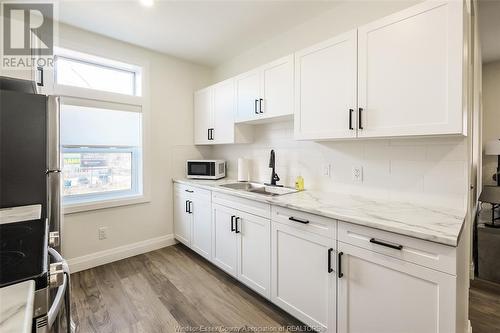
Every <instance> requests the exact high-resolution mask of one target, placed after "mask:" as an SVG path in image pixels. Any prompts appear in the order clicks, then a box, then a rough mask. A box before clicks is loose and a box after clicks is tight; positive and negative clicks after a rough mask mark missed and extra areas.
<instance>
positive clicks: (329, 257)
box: [328, 248, 333, 273]
mask: <svg viewBox="0 0 500 333" xmlns="http://www.w3.org/2000/svg"><path fill="white" fill-rule="evenodd" d="M332 252H333V249H332V248H329V249H328V273H331V272H333V268H332Z"/></svg>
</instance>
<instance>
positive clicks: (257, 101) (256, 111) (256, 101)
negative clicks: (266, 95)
mask: <svg viewBox="0 0 500 333" xmlns="http://www.w3.org/2000/svg"><path fill="white" fill-rule="evenodd" d="M257 103H259V100H258V99H256V100H255V106H254V109H255V114H259V111H258V110H257Z"/></svg>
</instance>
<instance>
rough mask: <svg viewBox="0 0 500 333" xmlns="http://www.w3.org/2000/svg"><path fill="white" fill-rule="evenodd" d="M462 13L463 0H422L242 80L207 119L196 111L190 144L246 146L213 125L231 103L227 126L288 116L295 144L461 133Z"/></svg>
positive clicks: (463, 126) (201, 110) (465, 39)
mask: <svg viewBox="0 0 500 333" xmlns="http://www.w3.org/2000/svg"><path fill="white" fill-rule="evenodd" d="M466 15H470V14H466V11H465V10H464V3H463V2H462V1H453V0H450V1H440V0H437V1H434V0H429V1H425V2H422V3H420V4H417V5H415V6H413V7H410V8H408V9H405V10H403V11H400V12H398V13H395V14H393V15H390V16H387V17H385V18H383V19H380V20H377V21H375V22H372V23H369V24H367V25H364V26H361V27H358V28H357V29H355V30H352V31H349V32H346V33H344V34H342V35H339V36H336V37H334V38H332V39H329V40H327V41H324V42H322V43H319V44H317V45H314V46H312V47H309V48H307V49H304V50H301V51H298V52H296V53H295V54H294V55H290V56H287V57H284V58H281V59H278V60H276V61H273V62H271V63H269V64H266V65H263V66H260V67H258V68H256V69H254V70H252V71H249V72H247V73H244V74H241V75H239V76H237V77H235V78H234V79H232V80H234V94H233V95H231V94H230V93H229V88H228V86H226V85H223V86H224V88H222V87H221V88H220V89H221V90H222V91H223V92H220V95H219V96H218V97H217V96H216V97H215V98H216V102H215V103H217V105H223V106H224V107H221V108H219V107H218V106H217V107H216V108H215V110H216V111H214V112H215V117H212V118H210V116H206V115H204V114H203V113H204V112H205V108H210V107H200V108H199V110H196V111H195V118H196V120H195V121H196V123H197V124H196V126H195V131H196V134H195V143H196V144H207V143H208V144H213V143H236V142H249V139H247V136H246V135H243V138H244V139H240V138H239V133H238V128H237V127H235V128H230V129H229V130H227V131H225V130H222V129H221V128H225V127H224V126H222V125H219V123H221V122H224V121H227V122H230V120H229V119H230V118H231V116H230V115H229V108H230V107H229V105H231V103H232V102H231V100H232V99H233V98H234V103H233V119H234V122H235V123H238V124H256V123H262V122H269V121H273V120H280V119H286V117H289V116H291V115H294V122H295V123H294V132H295V139H298V140H334V139H349V138H376V137H411V136H421V135H466V125H467V123H466V120H467V117H465V116H464V114H465V113H466V112H467V101H466V99H465V98H464V96H465V97H466V94H465V93H464V92H465V91H466V89H467V84H468V82H467V77H466V74H467V70H468V68H467V67H466V66H467V59H468V49H467V47H466V46H467V43H468V39H469V38H470V37H469V36H468V35H466V34H464V30H466V29H465V25H466V23H467V20H466V17H465V16H466ZM225 89H227V91H226V90H225ZM230 95H231V96H230ZM223 96H224V97H223ZM205 97H206V96H204V95H203V93H202V92H200V93H199V96H198V99H200V100H201V101H205V102H206V98H205ZM211 98H212V102H211V103H212V106H211V108H212V109H214V106H213V104H214V102H213V99H214V97H211ZM200 103H204V102H200ZM200 103H197V105H199V104H200ZM217 110H224V111H220V112H221V113H220V114H221V116H220V118H218V117H217V115H218V113H217ZM198 117H199V119H198ZM222 118H225V119H222ZM214 119H215V120H214ZM232 129H234V135H231V130H232ZM250 140H251V139H250Z"/></svg>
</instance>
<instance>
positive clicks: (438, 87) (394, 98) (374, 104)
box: [358, 1, 464, 137]
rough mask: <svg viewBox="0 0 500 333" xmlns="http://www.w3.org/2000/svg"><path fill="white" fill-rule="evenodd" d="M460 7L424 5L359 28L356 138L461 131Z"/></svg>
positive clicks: (453, 3) (457, 4)
mask: <svg viewBox="0 0 500 333" xmlns="http://www.w3.org/2000/svg"><path fill="white" fill-rule="evenodd" d="M462 6H463V3H462V2H461V1H446V2H439V1H426V2H424V3H422V4H419V5H416V6H414V7H411V8H409V9H407V10H404V11H401V12H399V13H396V14H394V15H391V16H388V17H386V18H384V19H381V20H379V21H376V22H373V23H371V24H368V25H366V26H363V27H361V28H359V30H358V38H359V44H358V48H359V53H358V55H359V60H358V63H359V90H358V93H359V101H358V105H359V107H360V108H362V109H363V111H362V112H361V120H362V121H361V127H362V130H359V131H358V136H360V137H380V136H409V135H435V134H461V133H462V132H463V120H462V119H463V117H462V114H463V112H462V82H463V81H462V75H463V69H462V67H463V54H464V51H463V49H464V46H463V45H464V44H463V43H464V37H463V8H462Z"/></svg>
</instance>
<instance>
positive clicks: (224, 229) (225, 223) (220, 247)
mask: <svg viewBox="0 0 500 333" xmlns="http://www.w3.org/2000/svg"><path fill="white" fill-rule="evenodd" d="M235 216H236V215H234V210H233V209H231V208H227V207H225V206H221V205H216V204H214V205H213V206H212V219H213V221H214V223H213V232H212V235H213V238H212V248H213V263H214V264H215V265H217V266H219V267H220V268H222V269H223V270H225V271H226V272H227V273H229V274H231V275H233V276H236V275H237V267H236V265H237V264H238V245H237V237H236V234H235V228H234V227H235V225H234V224H235V221H234V219H235Z"/></svg>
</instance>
